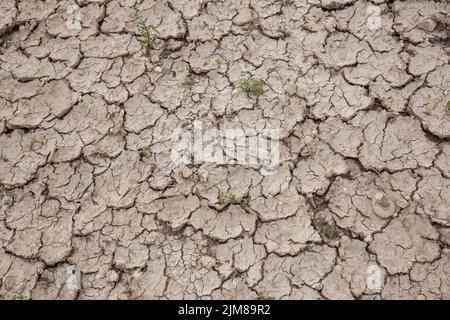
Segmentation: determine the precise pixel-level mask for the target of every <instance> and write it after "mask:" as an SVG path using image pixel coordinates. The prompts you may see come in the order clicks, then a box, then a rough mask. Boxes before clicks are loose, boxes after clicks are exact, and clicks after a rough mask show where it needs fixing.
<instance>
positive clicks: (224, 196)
mask: <svg viewBox="0 0 450 320" xmlns="http://www.w3.org/2000/svg"><path fill="white" fill-rule="evenodd" d="M232 199H233V195H232V194H231V193H230V192H225V191H220V192H219V195H218V196H217V200H218V201H219V203H220V204H225V203H228V202H230V201H231V200H232Z"/></svg>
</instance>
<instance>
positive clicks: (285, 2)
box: [280, 0, 294, 7]
mask: <svg viewBox="0 0 450 320" xmlns="http://www.w3.org/2000/svg"><path fill="white" fill-rule="evenodd" d="M280 2H281V6H282V7H287V6H292V5H293V4H294V0H281V1H280Z"/></svg>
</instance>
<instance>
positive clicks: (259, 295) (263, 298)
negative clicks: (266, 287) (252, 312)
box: [256, 292, 273, 300]
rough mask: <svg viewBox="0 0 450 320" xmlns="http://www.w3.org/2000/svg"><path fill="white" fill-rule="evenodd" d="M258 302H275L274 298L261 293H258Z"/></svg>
mask: <svg viewBox="0 0 450 320" xmlns="http://www.w3.org/2000/svg"><path fill="white" fill-rule="evenodd" d="M256 300H273V298H271V297H269V296H268V294H267V293H264V292H260V293H258V296H257V297H256Z"/></svg>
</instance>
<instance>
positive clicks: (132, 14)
mask: <svg viewBox="0 0 450 320" xmlns="http://www.w3.org/2000/svg"><path fill="white" fill-rule="evenodd" d="M128 16H129V17H130V18H131V19H136V18H137V17H138V12H137V10H133V11H131V12H130V14H129V15H128Z"/></svg>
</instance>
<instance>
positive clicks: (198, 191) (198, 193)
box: [194, 186, 203, 195]
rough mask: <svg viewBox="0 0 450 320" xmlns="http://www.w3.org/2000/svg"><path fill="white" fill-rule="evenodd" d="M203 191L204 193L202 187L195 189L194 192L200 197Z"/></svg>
mask: <svg viewBox="0 0 450 320" xmlns="http://www.w3.org/2000/svg"><path fill="white" fill-rule="evenodd" d="M202 191H203V188H202V187H199V186H197V187H195V189H194V192H195V194H196V195H200V193H201V192H202Z"/></svg>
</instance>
